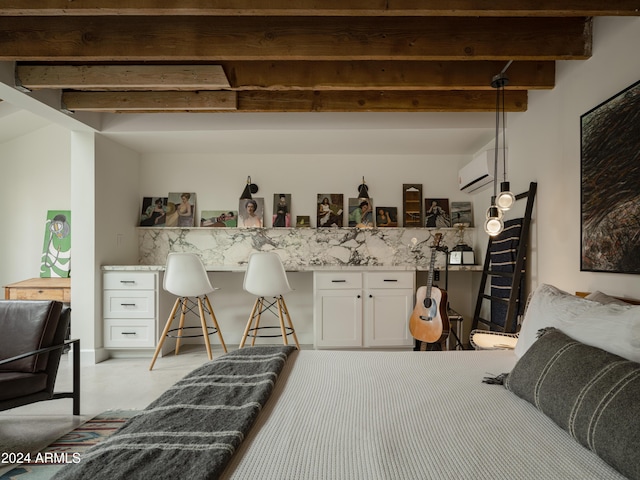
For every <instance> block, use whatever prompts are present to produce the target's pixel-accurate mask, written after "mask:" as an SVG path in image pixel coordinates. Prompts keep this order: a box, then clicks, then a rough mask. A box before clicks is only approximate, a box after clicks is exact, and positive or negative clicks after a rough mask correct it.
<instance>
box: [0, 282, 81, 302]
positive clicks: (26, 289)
mask: <svg viewBox="0 0 640 480" xmlns="http://www.w3.org/2000/svg"><path fill="white" fill-rule="evenodd" d="M4 298H5V300H58V301H60V302H64V303H70V302H71V279H70V278H30V279H29V280H23V281H21V282H16V283H12V284H10V285H6V286H5V287H4Z"/></svg>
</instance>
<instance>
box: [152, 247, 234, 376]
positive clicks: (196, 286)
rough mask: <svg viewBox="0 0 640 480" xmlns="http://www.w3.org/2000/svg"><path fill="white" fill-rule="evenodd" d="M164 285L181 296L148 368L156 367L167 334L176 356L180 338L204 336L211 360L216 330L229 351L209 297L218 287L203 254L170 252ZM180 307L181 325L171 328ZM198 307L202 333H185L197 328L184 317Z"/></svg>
mask: <svg viewBox="0 0 640 480" xmlns="http://www.w3.org/2000/svg"><path fill="white" fill-rule="evenodd" d="M163 288H164V289H165V290H166V291H167V292H169V293H172V294H174V295H176V296H177V297H178V298H177V299H176V302H175V303H174V305H173V309H172V310H171V314H170V315H169V319H168V320H167V324H166V325H165V327H164V330H163V331H162V335H161V337H160V341H159V342H158V346H157V347H156V351H155V353H154V354H153V360H151V365H150V366H149V370H151V369H153V365H154V364H155V362H156V358H158V354H159V353H160V350H161V349H162V344H163V343H164V341H165V340H166V338H167V337H175V338H176V352H175V354H176V355H177V354H178V353H179V351H180V340H181V339H182V338H187V337H200V336H203V337H204V344H205V346H206V347H207V354H208V355H209V360H211V359H212V358H213V356H212V354H211V344H210V342H209V335H211V334H212V333H217V334H218V338H220V343H221V344H222V349H223V350H224V351H225V352H226V351H227V346H226V345H225V344H224V339H223V338H222V333H221V332H220V327H219V326H218V321H217V320H216V316H215V314H214V313H213V307H211V302H209V297H208V296H207V294H209V293H211V292H213V291H214V290H217V289H215V288H213V287H212V286H211V282H209V276H208V275H207V271H206V269H205V268H204V264H203V263H202V260H200V257H198V256H197V255H196V254H194V253H170V254H169V255H168V256H167V266H166V270H165V273H164V281H163ZM191 297H195V300H193V299H192V298H191ZM180 306H182V310H181V313H180V322H179V325H178V328H174V329H173V330H171V324H172V322H173V319H174V318H175V316H176V313H177V311H178V307H180ZM196 306H197V307H198V314H199V316H200V324H201V326H202V334H198V335H185V334H184V331H185V330H187V329H189V328H198V327H185V326H184V319H185V316H186V314H187V312H193V310H194V309H195V308H196ZM205 311H206V312H207V313H208V314H209V316H210V317H211V320H212V321H213V327H208V326H207V321H206V319H205V316H204V312H205ZM172 332H178V333H177V334H176V335H173V334H172Z"/></svg>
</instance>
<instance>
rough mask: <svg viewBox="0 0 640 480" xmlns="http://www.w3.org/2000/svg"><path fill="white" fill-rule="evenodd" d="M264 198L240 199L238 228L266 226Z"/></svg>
mask: <svg viewBox="0 0 640 480" xmlns="http://www.w3.org/2000/svg"><path fill="white" fill-rule="evenodd" d="M263 218H264V198H252V199H248V200H247V199H243V198H241V199H240V204H239V206H238V227H242V228H261V227H263V226H264V222H263Z"/></svg>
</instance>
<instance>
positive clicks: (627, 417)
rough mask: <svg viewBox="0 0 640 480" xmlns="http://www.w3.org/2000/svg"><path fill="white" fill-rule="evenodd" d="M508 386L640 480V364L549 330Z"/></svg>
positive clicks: (519, 365) (509, 377)
mask: <svg viewBox="0 0 640 480" xmlns="http://www.w3.org/2000/svg"><path fill="white" fill-rule="evenodd" d="M504 385H505V387H506V388H507V389H508V390H510V391H512V392H513V393H515V394H516V395H518V396H519V397H521V398H523V399H525V400H527V401H528V402H530V403H532V404H533V405H535V406H536V407H537V408H538V409H539V410H541V411H542V412H543V413H544V414H545V415H547V416H548V417H550V418H551V419H552V420H553V421H554V422H555V423H557V424H558V425H559V426H560V427H562V428H563V429H564V430H566V431H567V432H569V434H571V435H572V436H573V437H574V438H575V439H576V440H577V441H578V442H580V443H581V444H582V445H583V446H585V447H587V448H588V449H590V450H592V451H593V452H595V453H596V454H597V455H598V456H599V457H600V458H602V459H603V460H604V461H605V462H607V463H608V464H609V465H611V466H612V467H614V468H615V469H616V470H618V471H619V472H620V473H622V474H623V475H625V476H627V477H629V478H632V479H640V461H638V452H640V401H639V400H638V399H640V363H636V362H633V361H630V360H626V359H624V358H622V357H619V356H617V355H614V354H612V353H609V352H606V351H604V350H601V349H599V348H596V347H591V346H588V345H584V344H582V343H580V342H577V341H575V340H573V339H571V338H570V337H568V336H567V335H565V334H564V333H562V332H561V331H560V330H557V329H555V328H548V329H545V330H541V336H540V338H539V339H538V340H537V341H536V342H535V343H534V344H533V345H532V346H531V347H530V348H529V350H527V352H526V353H525V354H524V355H523V356H522V358H520V360H519V361H518V363H517V364H516V365H515V367H514V368H513V370H512V371H511V372H510V373H509V374H508V375H507V377H506V379H505V382H504Z"/></svg>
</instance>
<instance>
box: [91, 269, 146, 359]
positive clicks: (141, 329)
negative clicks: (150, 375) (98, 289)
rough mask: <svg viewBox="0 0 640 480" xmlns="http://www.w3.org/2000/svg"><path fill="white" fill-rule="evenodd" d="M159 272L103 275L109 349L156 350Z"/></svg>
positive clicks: (103, 308)
mask: <svg viewBox="0 0 640 480" xmlns="http://www.w3.org/2000/svg"><path fill="white" fill-rule="evenodd" d="M157 285H158V273H157V272H134V271H109V272H105V273H104V275H103V298H102V310H103V312H102V313H103V326H104V346H105V348H118V349H119V348H154V347H155V346H156V342H155V338H156V335H155V332H156V312H157V310H158V305H157Z"/></svg>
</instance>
